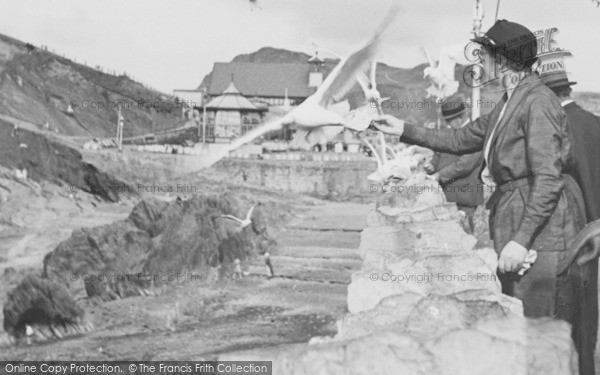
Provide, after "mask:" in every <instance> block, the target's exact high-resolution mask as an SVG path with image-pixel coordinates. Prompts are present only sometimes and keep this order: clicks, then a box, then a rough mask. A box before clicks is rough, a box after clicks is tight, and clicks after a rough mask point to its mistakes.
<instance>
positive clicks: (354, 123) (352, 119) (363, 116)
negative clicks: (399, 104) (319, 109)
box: [344, 103, 378, 132]
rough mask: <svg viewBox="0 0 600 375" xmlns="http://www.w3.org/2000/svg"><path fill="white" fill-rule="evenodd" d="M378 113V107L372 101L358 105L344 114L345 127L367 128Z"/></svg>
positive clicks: (360, 129) (362, 129)
mask: <svg viewBox="0 0 600 375" xmlns="http://www.w3.org/2000/svg"><path fill="white" fill-rule="evenodd" d="M377 115H378V112H377V108H375V107H373V106H372V105H371V103H367V104H365V105H363V106H362V107H358V108H355V109H353V110H352V111H350V112H348V114H346V116H344V127H345V128H347V129H351V130H355V131H359V132H361V131H364V130H367V128H368V127H369V125H370V124H371V121H372V120H373V119H374V118H375V117H376V116H377Z"/></svg>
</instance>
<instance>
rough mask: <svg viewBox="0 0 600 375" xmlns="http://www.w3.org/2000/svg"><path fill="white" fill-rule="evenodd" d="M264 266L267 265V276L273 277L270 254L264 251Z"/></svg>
mask: <svg viewBox="0 0 600 375" xmlns="http://www.w3.org/2000/svg"><path fill="white" fill-rule="evenodd" d="M264 256H265V266H266V267H267V276H268V277H269V279H270V278H272V277H275V272H273V264H271V254H269V252H268V251H267V252H265V255H264Z"/></svg>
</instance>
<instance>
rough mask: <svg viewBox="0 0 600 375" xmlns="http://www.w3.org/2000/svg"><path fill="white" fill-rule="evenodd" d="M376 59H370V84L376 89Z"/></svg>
mask: <svg viewBox="0 0 600 375" xmlns="http://www.w3.org/2000/svg"><path fill="white" fill-rule="evenodd" d="M376 70H377V60H375V59H373V61H371V86H373V89H375V90H376V89H377V72H376Z"/></svg>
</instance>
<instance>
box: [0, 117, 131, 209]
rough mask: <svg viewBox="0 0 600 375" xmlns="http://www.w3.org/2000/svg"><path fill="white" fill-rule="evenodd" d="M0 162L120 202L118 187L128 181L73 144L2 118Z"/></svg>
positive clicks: (0, 127) (67, 187)
mask: <svg viewBox="0 0 600 375" xmlns="http://www.w3.org/2000/svg"><path fill="white" fill-rule="evenodd" d="M0 165H2V166H4V167H6V168H8V169H13V170H14V169H23V168H25V169H26V170H27V177H28V178H31V179H33V180H35V181H38V182H39V181H44V180H46V181H51V182H55V183H58V184H66V185H69V186H66V187H65V189H67V190H71V191H78V190H83V191H85V192H88V193H91V194H95V195H98V196H100V197H102V198H103V199H106V200H109V201H112V202H118V201H119V196H118V194H117V193H116V192H117V189H116V188H117V187H119V186H125V185H126V184H125V183H124V182H122V181H120V180H118V179H116V178H114V177H112V176H110V175H108V174H107V173H104V172H102V171H100V170H98V168H96V167H95V166H94V165H92V164H89V163H86V162H84V161H83V160H82V156H81V153H80V152H79V151H78V150H76V149H75V148H73V147H71V146H70V145H68V144H66V143H64V142H61V141H59V140H58V139H56V138H53V137H51V136H48V135H45V134H43V133H41V132H38V131H35V130H32V129H28V128H25V127H23V126H19V125H18V124H13V123H10V122H7V121H4V120H2V119H0Z"/></svg>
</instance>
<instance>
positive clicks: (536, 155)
mask: <svg viewBox="0 0 600 375" xmlns="http://www.w3.org/2000/svg"><path fill="white" fill-rule="evenodd" d="M557 104H558V103H556V105H555V104H554V103H552V101H551V98H550V97H549V96H547V95H540V96H536V97H535V98H534V99H533V100H532V102H531V105H530V107H529V114H528V117H527V119H526V120H527V122H526V123H525V124H524V134H525V142H526V153H525V162H526V163H527V168H528V170H529V173H530V175H531V177H532V180H533V181H532V186H531V189H529V196H528V197H527V198H526V199H527V201H526V202H525V208H524V210H523V215H522V216H521V223H520V224H519V227H518V229H517V231H516V232H515V234H514V235H513V238H512V240H513V241H515V242H517V243H519V244H520V245H522V246H524V247H525V248H527V249H529V248H530V247H531V244H532V243H533V241H534V240H535V238H536V237H537V236H538V235H539V233H540V232H541V230H542V229H543V228H544V226H545V225H546V224H547V223H548V220H549V219H550V216H551V215H552V213H553V212H554V210H555V208H556V206H557V204H558V201H559V199H560V196H561V194H562V190H563V187H564V181H563V177H562V158H564V156H563V155H562V150H564V148H563V142H567V144H568V143H569V140H568V139H563V137H568V136H567V135H566V134H564V133H563V131H562V129H563V128H564V126H563V123H564V122H565V121H566V116H565V114H564V112H563V111H562V109H561V108H560V107H559V106H558V105H557Z"/></svg>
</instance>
